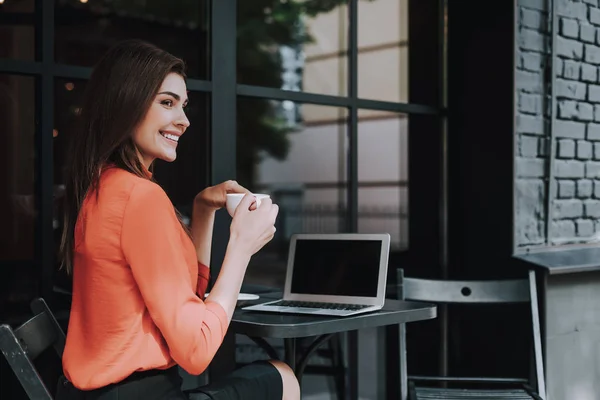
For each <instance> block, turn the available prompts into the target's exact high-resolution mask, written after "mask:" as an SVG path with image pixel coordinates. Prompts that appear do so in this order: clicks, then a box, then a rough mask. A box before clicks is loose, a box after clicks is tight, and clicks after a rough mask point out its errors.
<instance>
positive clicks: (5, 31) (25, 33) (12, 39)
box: [0, 0, 35, 60]
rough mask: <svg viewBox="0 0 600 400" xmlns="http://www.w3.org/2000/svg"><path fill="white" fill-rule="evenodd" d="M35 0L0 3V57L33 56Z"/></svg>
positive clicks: (27, 58) (28, 57)
mask: <svg viewBox="0 0 600 400" xmlns="http://www.w3.org/2000/svg"><path fill="white" fill-rule="evenodd" d="M34 11H35V1H34V0H19V1H15V0H13V1H3V2H2V3H0V58H11V59H16V60H33V59H34V58H35V15H34Z"/></svg>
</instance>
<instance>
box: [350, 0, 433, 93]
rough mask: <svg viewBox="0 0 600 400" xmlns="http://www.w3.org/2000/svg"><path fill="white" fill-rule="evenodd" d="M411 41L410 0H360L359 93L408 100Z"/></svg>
mask: <svg viewBox="0 0 600 400" xmlns="http://www.w3.org/2000/svg"><path fill="white" fill-rule="evenodd" d="M432 23H436V21H432ZM408 43H409V38H408V0H372V1H368V0H360V1H359V2H358V96H359V97H362V98H366V99H374V100H382V101H394V102H408Z"/></svg>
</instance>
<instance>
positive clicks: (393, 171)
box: [358, 110, 409, 250]
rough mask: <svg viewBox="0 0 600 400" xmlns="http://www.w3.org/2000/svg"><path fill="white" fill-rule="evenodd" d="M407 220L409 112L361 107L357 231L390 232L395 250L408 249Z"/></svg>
mask: <svg viewBox="0 0 600 400" xmlns="http://www.w3.org/2000/svg"><path fill="white" fill-rule="evenodd" d="M375 160H376V161H375ZM408 222H409V220H408V116H407V115H404V114H396V113H388V112H381V111H371V110H360V113H359V119H358V231H359V232H361V233H381V232H387V233H389V234H390V235H391V243H390V247H391V248H392V250H406V249H407V248H408Z"/></svg>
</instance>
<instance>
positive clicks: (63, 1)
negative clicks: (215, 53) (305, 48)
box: [55, 0, 209, 79]
mask: <svg viewBox="0 0 600 400" xmlns="http://www.w3.org/2000/svg"><path fill="white" fill-rule="evenodd" d="M208 12H209V7H208V0H198V1H185V0H173V1H170V2H169V4H168V5H165V2H164V1H161V0H145V1H128V0H112V1H108V0H105V1H101V2H98V1H89V2H85V3H82V2H80V0H57V2H56V11H55V18H56V44H55V53H56V54H55V57H56V62H58V63H62V64H73V65H81V66H88V67H89V66H93V65H95V64H96V62H97V61H98V60H99V59H100V57H101V56H102V55H103V54H104V53H105V52H106V50H108V48H109V47H111V46H112V45H114V44H115V43H117V42H118V41H120V40H124V39H132V38H139V39H144V40H147V41H149V42H151V43H153V44H155V45H157V46H159V47H161V48H163V49H165V50H167V51H169V52H171V53H172V54H174V55H175V56H178V57H181V58H183V60H184V61H185V62H186V63H187V65H188V76H189V77H192V78H201V79H207V78H208V75H209V73H208V67H209V51H208V50H209V49H208V43H209V41H208Z"/></svg>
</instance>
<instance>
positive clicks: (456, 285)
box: [398, 278, 530, 303]
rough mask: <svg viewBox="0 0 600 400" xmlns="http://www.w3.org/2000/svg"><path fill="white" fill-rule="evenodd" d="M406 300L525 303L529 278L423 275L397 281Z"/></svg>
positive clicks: (527, 299) (527, 295)
mask: <svg viewBox="0 0 600 400" xmlns="http://www.w3.org/2000/svg"><path fill="white" fill-rule="evenodd" d="M398 282H401V283H400V284H401V285H402V286H403V287H402V290H403V293H404V298H405V299H406V300H415V301H426V302H432V303H526V302H529V299H530V297H529V282H528V280H527V279H513V280H495V281H448V280H432V279H420V278H404V279H403V280H400V279H399V280H398Z"/></svg>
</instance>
